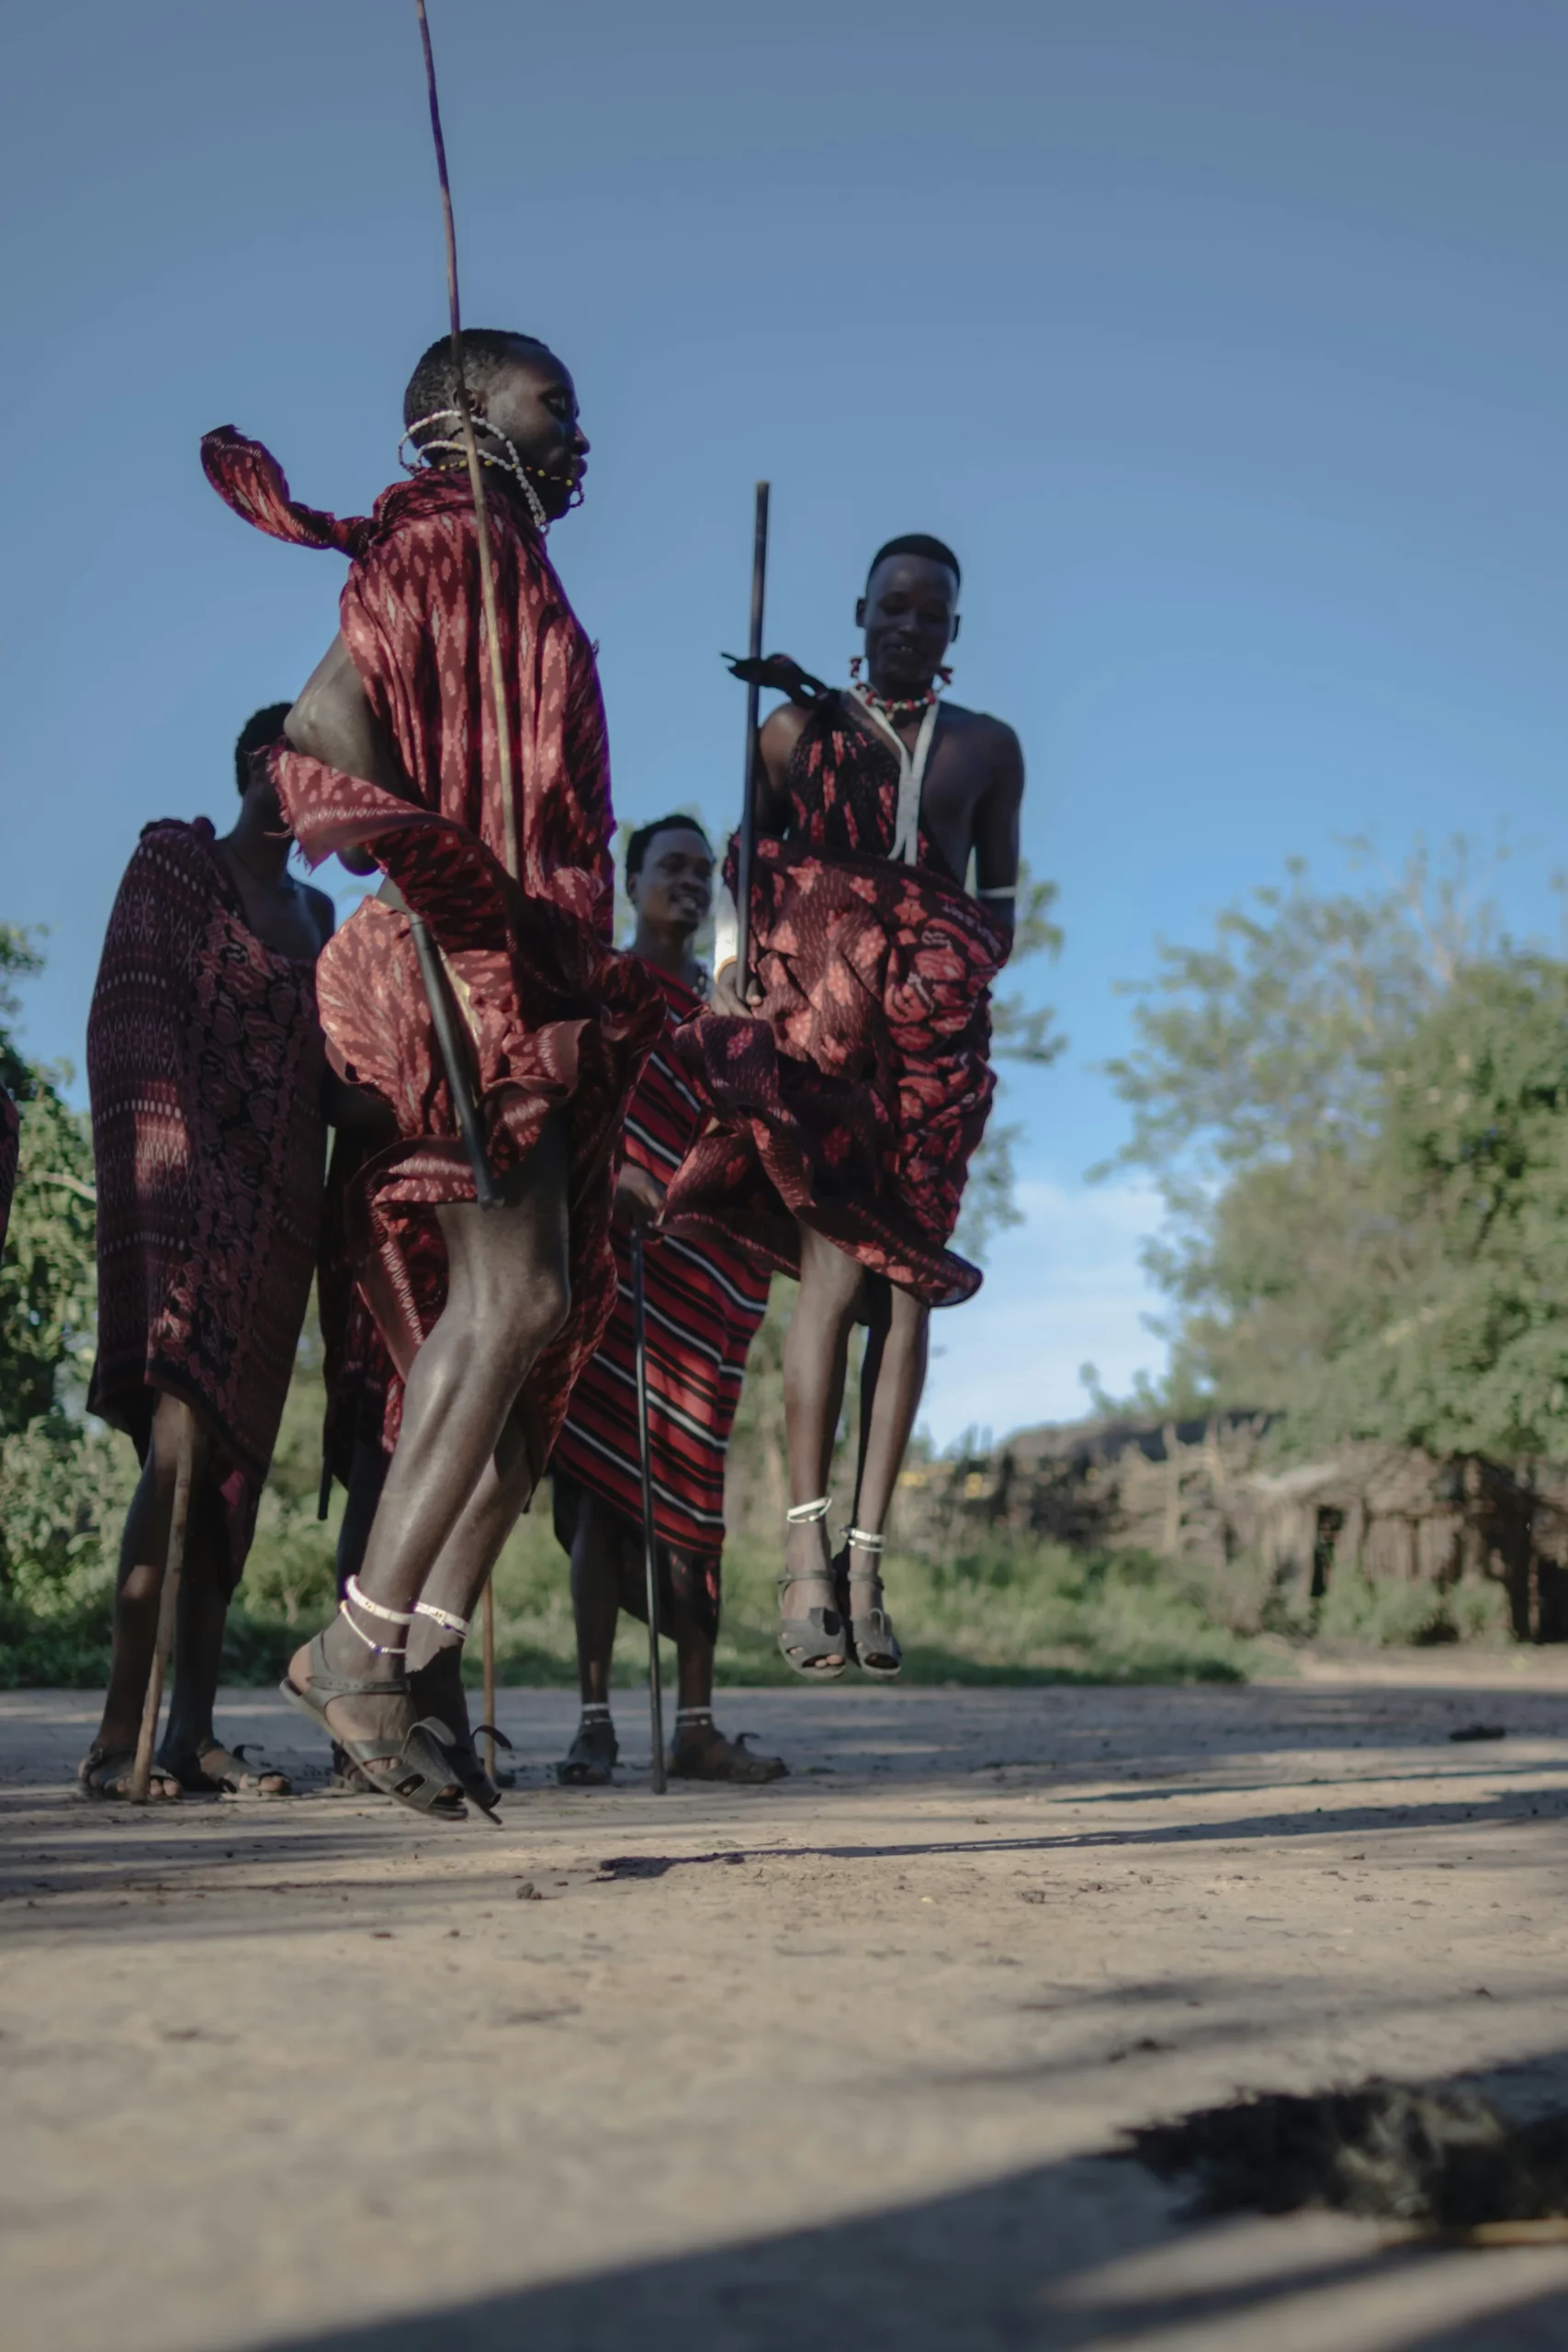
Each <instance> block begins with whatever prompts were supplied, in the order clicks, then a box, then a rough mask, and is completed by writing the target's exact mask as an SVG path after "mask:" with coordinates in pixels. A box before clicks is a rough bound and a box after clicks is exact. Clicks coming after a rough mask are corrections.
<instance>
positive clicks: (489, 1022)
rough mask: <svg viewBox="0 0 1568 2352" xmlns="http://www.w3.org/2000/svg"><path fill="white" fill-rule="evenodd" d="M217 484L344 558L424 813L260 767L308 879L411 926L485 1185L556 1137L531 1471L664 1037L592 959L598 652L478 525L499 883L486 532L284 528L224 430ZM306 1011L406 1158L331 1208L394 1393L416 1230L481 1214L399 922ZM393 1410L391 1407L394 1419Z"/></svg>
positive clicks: (604, 870)
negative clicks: (616, 1165)
mask: <svg viewBox="0 0 1568 2352" xmlns="http://www.w3.org/2000/svg"><path fill="white" fill-rule="evenodd" d="M202 458H203V463H204V464H205V466H206V468H207V471H208V475H209V480H211V481H212V482H213V484H214V486H215V487H216V488H217V489H218V491H219V492H220V495H221V496H222V497H223V498H225V499H226V500H227V502H228V503H229V504H230V505H231V506H232V507H234V509H235V510H236V512H238V513H240V514H243V515H244V516H245V518H246V520H247V521H250V522H253V523H254V524H256V526H258V528H260V529H263V530H266V531H268V532H270V533H272V534H273V535H274V536H275V537H280V538H285V539H289V540H292V541H295V542H296V543H298V544H301V545H306V546H316V547H320V546H335V547H341V548H346V549H348V550H349V551H351V552H352V554H353V559H354V560H353V565H352V568H351V570H350V571H349V575H348V580H347V582H346V584H345V586H344V592H343V598H342V604H341V608H340V609H341V619H342V629H343V636H344V642H345V643H346V645H347V647H348V650H349V652H350V653H351V655H352V656H353V659H354V662H355V668H356V669H357V671H358V673H359V676H360V678H361V681H362V682H363V684H364V686H365V691H366V694H367V697H368V700H369V703H370V707H371V709H372V711H373V712H374V714H375V716H376V718H378V720H379V722H380V723H381V725H382V726H383V727H384V728H385V729H386V730H387V733H388V735H389V738H390V740H391V741H392V743H393V745H394V747H395V749H396V751H397V753H398V757H399V760H400V763H401V765H402V768H403V772H404V774H405V775H407V776H408V777H409V778H410V780H411V781H412V784H413V785H414V786H415V787H416V789H417V790H418V792H419V794H420V796H421V799H420V803H419V804H418V805H417V806H416V805H414V804H413V803H411V802H409V801H406V800H402V799H400V798H397V797H394V796H393V795H391V794H389V793H387V792H383V791H380V790H378V788H377V787H376V786H374V785H371V784H367V783H365V782H364V781H362V780H361V779H359V778H356V777H353V776H347V775H341V774H340V773H339V772H338V771H336V770H335V769H333V768H330V767H326V766H323V765H322V764H321V763H320V762H318V761H315V760H311V759H307V758H305V757H303V756H302V755H301V754H299V752H282V753H280V754H279V755H278V756H277V757H276V763H275V766H276V775H277V779H278V787H279V791H280V794H281V797H282V799H283V805H284V807H285V809H286V810H287V811H288V820H289V822H290V824H291V825H292V827H293V829H294V831H295V834H296V835H297V837H298V839H299V843H300V846H301V847H302V848H303V849H304V851H305V853H306V854H307V855H308V856H310V857H311V858H321V857H323V856H325V855H326V854H328V852H329V851H332V850H336V849H341V848H344V847H346V846H348V845H349V844H351V843H364V844H365V845H366V846H367V848H368V849H369V850H370V851H371V852H372V853H373V854H374V855H375V857H376V858H377V860H378V863H379V864H380V865H382V866H383V867H384V869H385V871H386V872H387V874H388V875H389V876H390V877H391V879H392V880H393V881H394V882H396V883H397V885H398V886H399V888H400V889H401V891H402V893H403V896H404V898H405V899H406V900H407V903H408V905H409V906H410V907H411V908H412V909H413V910H414V911H415V912H416V913H417V914H419V915H422V916H423V919H424V921H425V922H426V923H427V924H428V925H429V928H430V931H431V933H432V935H433V936H434V940H435V942H436V944H437V945H438V946H439V947H440V948H441V950H442V951H443V953H444V954H445V956H446V960H447V964H448V967H449V969H450V970H451V972H452V974H453V976H454V978H455V980H456V982H457V995H458V998H459V1000H460V1002H461V1006H462V1010H463V1012H464V1013H465V1015H466V1017H467V1020H468V1028H469V1031H470V1035H471V1039H472V1045H473V1058H474V1064H475V1070H476V1077H477V1088H476V1091H477V1096H478V1102H479V1115H480V1121H481V1124H482V1125H483V1128H484V1131H485V1134H486V1137H487V1141H488V1148H489V1153H490V1159H491V1167H492V1169H493V1170H495V1171H496V1172H497V1174H498V1175H502V1176H504V1174H505V1173H506V1172H507V1171H508V1170H512V1169H514V1168H516V1167H518V1166H520V1165H521V1164H522V1163H523V1162H524V1161H525V1159H527V1157H528V1155H529V1153H530V1152H531V1151H532V1149H533V1148H534V1145H535V1144H536V1141H537V1140H538V1137H539V1135H540V1132H541V1130H542V1129H543V1127H544V1125H545V1122H546V1120H547V1118H548V1117H549V1115H550V1114H551V1112H552V1111H554V1110H556V1109H558V1108H559V1109H562V1110H564V1112H565V1114H566V1121H567V1131H568V1148H569V1154H570V1175H569V1182H570V1204H571V1235H570V1277H571V1312H570V1318H569V1321H568V1323H567V1326H566V1328H565V1329H564V1330H563V1331H562V1332H561V1334H560V1336H559V1337H558V1339H557V1340H554V1341H553V1342H552V1344H551V1345H550V1347H549V1348H548V1349H547V1350H546V1351H545V1353H544V1354H543V1355H542V1356H541V1357H540V1359H539V1361H538V1363H536V1366H535V1368H534V1371H533V1373H532V1374H531V1375H530V1377H529V1380H528V1382H527V1385H526V1386H525V1390H524V1395H523V1397H522V1400H521V1411H522V1419H523V1425H524V1428H525V1431H526V1433H527V1437H528V1442H529V1449H530V1453H532V1456H533V1459H534V1463H535V1467H536V1471H538V1470H542V1469H543V1466H544V1464H545V1461H546V1460H547V1456H548V1453H549V1451H550V1449H551V1447H552V1446H553V1445H554V1442H555V1438H556V1433H557V1431H558V1428H559V1426H560V1421H561V1419H562V1416H563V1415H564V1413H565V1410H566V1406H567V1399H568V1398H569V1397H570V1393H571V1387H572V1384H573V1382H574V1380H575V1379H576V1377H577V1374H578V1373H579V1372H580V1370H581V1367H582V1365H583V1364H584V1363H586V1362H587V1361H588V1359H589V1357H590V1356H591V1355H592V1352H593V1351H594V1349H595V1347H597V1345H598V1343H599V1338H600V1335H601V1333H602V1332H603V1330H604V1325H605V1323H606V1321H607V1320H608V1318H609V1316H610V1312H611V1309H612V1307H613V1306H614V1304H615V1260H614V1258H613V1256H612V1254H611V1250H610V1240H609V1227H610V1204H611V1195H612V1185H613V1159H614V1155H615V1146H616V1142H617V1139H618V1137H619V1135H620V1130H621V1124H622V1121H623V1119H624V1117H625V1115H626V1103H627V1100H628V1098H629V1096H630V1094H631V1091H632V1089H633V1087H634V1086H635V1085H636V1083H637V1078H638V1076H639V1075H640V1072H641V1069H642V1065H643V1063H644V1061H645V1060H646V1058H647V1056H648V1054H649V1050H650V1049H651V1047H652V1046H653V1044H654V1043H655V1041H656V1040H657V1038H658V1036H659V1034H660V1029H661V1027H662V1025H663V1004H662V1001H661V999H660V996H659V993H658V990H657V989H655V988H654V987H653V986H652V984H651V982H650V981H649V978H648V976H647V974H646V973H645V972H644V971H643V969H642V967H641V966H640V965H638V964H637V963H636V962H635V960H634V959H632V958H629V957H626V956H617V955H615V953H614V951H613V950H612V948H611V946H610V939H611V935H612V925H613V922H614V905H615V894H614V877H613V871H612V866H611V858H610V845H611V841H612V837H613V833H614V825H615V820H614V817H613V814H612V811H611V807H610V779H609V758H608V752H607V748H606V743H605V733H604V705H603V702H602V701H601V698H600V693H599V680H598V672H597V667H596V664H595V662H594V656H593V649H592V646H591V645H590V643H589V641H588V639H587V638H586V637H585V636H584V634H583V631H582V628H581V625H580V623H579V622H578V620H577V617H576V616H575V614H574V613H573V612H572V610H571V607H570V605H569V604H568V602H567V598H566V592H565V590H564V589H563V588H562V586H561V584H560V582H559V580H558V578H557V576H556V573H555V571H554V570H553V569H552V567H551V565H550V562H549V560H548V558H547V555H546V553H545V548H544V544H543V541H542V539H541V538H540V537H539V535H538V534H537V532H536V530H535V529H534V528H533V526H532V525H531V524H530V523H529V522H528V520H527V518H526V516H525V515H524V514H523V513H522V511H521V509H520V508H519V507H517V506H516V505H514V504H513V502H512V501H511V500H510V499H509V498H508V497H507V496H506V495H505V493H504V492H498V494H497V495H496V496H495V497H494V498H493V499H492V501H491V511H490V537H491V548H492V551H493V556H494V561H495V571H496V599H497V605H498V614H499V622H500V638H501V652H502V668H503V672H504V674H505V677H506V681H507V722H508V726H509V729H510V730H511V736H512V763H513V775H514V778H515V793H516V797H515V811H516V819H517V831H518V838H519V848H520V857H521V868H522V870H521V875H520V876H519V879H518V880H516V881H513V879H512V877H511V876H509V875H508V873H507V871H506V868H505V866H504V864H503V863H502V859H503V855H504V842H505V815H504V810H503V808H502V793H501V784H500V762H499V758H498V752H497V739H496V733H495V718H494V711H493V708H492V706H491V695H490V683H489V657H488V651H487V650H486V649H485V648H484V646H483V644H482V641H481V640H482V628H483V623H482V618H481V612H482V605H481V595H480V582H479V544H478V532H477V528H476V525H475V521H474V512H473V505H472V500H471V495H470V492H469V489H468V481H467V478H466V476H463V475H459V474H455V473H442V472H428V471H427V472H424V473H421V474H419V475H417V476H415V477H414V478H413V479H412V481H407V482H401V483H398V484H395V485H394V486H393V488H391V489H390V490H389V491H387V492H385V493H384V494H383V495H382V497H380V498H379V499H378V501H377V503H376V509H375V512H374V515H372V516H371V517H370V518H369V519H368V520H367V521H366V520H361V519H357V518H355V519H350V520H347V521H344V522H338V521H336V520H335V519H334V518H333V517H332V516H324V515H321V514H320V513H318V512H317V511H316V510H313V509H310V508H306V507H301V506H299V505H297V504H296V503H294V502H293V501H292V500H291V499H290V498H289V496H288V485H287V483H286V482H285V481H284V479H283V476H282V474H281V472H280V471H279V469H278V468H277V466H276V461H275V460H274V459H273V458H271V457H270V456H269V455H268V454H267V452H266V451H265V449H263V448H262V447H260V446H259V445H258V444H257V443H255V442H253V441H246V440H244V439H243V438H242V437H241V436H240V435H238V434H236V433H234V432H232V431H231V430H230V429H225V430H223V431H221V432H220V433H216V434H209V435H207V437H206V439H205V441H204V442H203V444H202ZM318 989H319V994H320V1000H321V1019H322V1023H323V1025H324V1027H325V1030H326V1035H327V1044H328V1050H329V1052H330V1054H331V1056H332V1059H333V1065H334V1067H335V1068H336V1069H338V1071H339V1072H340V1074H341V1075H342V1076H343V1077H344V1078H345V1079H347V1080H351V1081H352V1082H355V1083H357V1084H359V1085H362V1086H370V1087H373V1088H375V1089H376V1090H377V1091H378V1092H380V1093H381V1094H382V1095H384V1096H385V1097H386V1099H387V1101H388V1102H389V1103H390V1104H391V1106H392V1109H393V1111H394V1113H395V1114H396V1117H397V1121H398V1126H399V1130H400V1141H399V1142H398V1143H397V1144H396V1145H394V1146H392V1147H391V1148H389V1149H387V1150H385V1151H382V1152H380V1153H378V1155H377V1156H376V1157H375V1158H374V1159H371V1160H369V1161H368V1162H367V1164H366V1166H365V1168H364V1169H363V1170H361V1172H360V1174H359V1175H358V1177H357V1178H356V1179H355V1182H354V1184H353V1186H352V1187H351V1190H350V1196H349V1200H348V1225H349V1236H350V1244H351V1247H352V1250H353V1253H354V1261H355V1269H356V1272H357V1274H358V1279H359V1282H360V1284H361V1287H362V1288H363V1290H364V1292H365V1295H366V1296H367V1299H368V1301H369V1304H370V1306H371V1308H372V1311H373V1312H374V1314H375V1317H376V1319H377V1322H378V1325H379V1327H380V1329H381V1333H382V1336H383V1338H384V1339H385V1340H386V1343H387V1347H388V1350H389V1353H390V1355H391V1357H392V1360H393V1363H395V1364H396V1366H397V1369H398V1372H399V1374H400V1377H401V1378H403V1379H406V1378H407V1375H408V1371H409V1367H410V1365H411V1364H412V1361H413V1357H414V1355H415V1353H416V1352H417V1351H418V1349H419V1347H420V1345H421V1344H422V1342H423V1340H424V1338H425V1337H426V1335H427V1334H428V1333H429V1331H430V1330H431V1329H433V1327H434V1324H435V1322H436V1320H437V1318H438V1317H439V1316H440V1313H441V1309H442V1306H443V1305H444V1304H445V1300H446V1249H445V1246H444V1244H443V1242H442V1240H441V1236H440V1231H439V1228H438V1227H437V1225H436V1222H435V1218H434V1215H433V1211H434V1209H435V1208H436V1207H438V1206H439V1205H441V1204H445V1203H448V1202H454V1201H468V1200H472V1199H473V1197H474V1182H473V1174H472V1171H471V1170H470V1168H469V1165H468V1158H467V1155H466V1153H465V1151H464V1149H463V1146H462V1143H461V1140H460V1138H459V1135H458V1128H457V1114H456V1112H455V1109H454V1106H453V1103H452V1100H451V1096H450V1092H449V1091H448V1088H447V1085H446V1076H445V1072H444V1070H443V1068H442V1064H441V1058H440V1056H439V1053H438V1051H437V1049H436V1046H435V1041H434V1034H433V1031H432V1027H431V1022H430V1015H429V1012H428V1008H427V1006H426V1003H425V998H424V991H423V985H422V983H421V979H420V974H419V967H418V963H417V960H416V958H415V955H414V950H413V943H412V936H411V933H410V929H409V924H408V921H407V918H406V917H405V916H404V915H403V914H401V913H400V912H394V911H393V910H392V909H391V908H390V907H389V906H387V905H385V904H382V903H380V902H378V901H375V900H370V901H367V903H366V904H365V905H364V906H362V907H361V908H359V910H357V911H356V912H355V914H354V915H353V916H352V917H351V918H350V920H349V921H348V922H346V923H345V924H344V927H343V929H342V930H341V931H340V932H339V933H338V934H337V936H336V938H335V939H334V940H333V943H332V944H331V946H330V947H328V948H327V949H326V950H325V952H324V953H323V955H322V957H321V967H320V972H319V979H318ZM399 1401H400V1399H399V1397H398V1396H397V1395H396V1394H394V1396H393V1397H392V1398H391V1399H390V1400H389V1413H390V1414H395V1412H396V1409H397V1407H398V1404H399Z"/></svg>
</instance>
